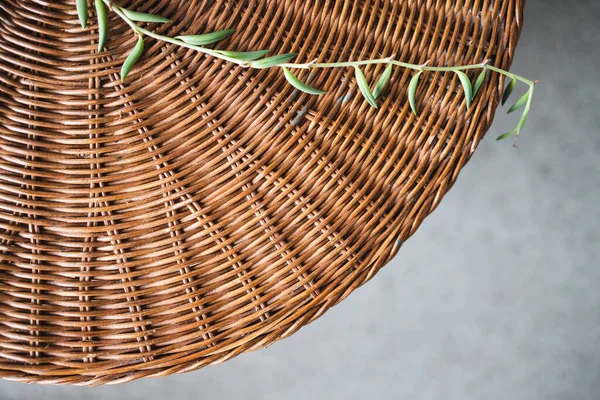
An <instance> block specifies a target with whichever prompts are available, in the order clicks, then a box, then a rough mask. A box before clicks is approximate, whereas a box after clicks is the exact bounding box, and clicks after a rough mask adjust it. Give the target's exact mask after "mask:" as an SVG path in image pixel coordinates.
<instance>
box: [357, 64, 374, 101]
mask: <svg viewBox="0 0 600 400" xmlns="http://www.w3.org/2000/svg"><path fill="white" fill-rule="evenodd" d="M354 70H355V73H356V82H357V83H358V88H359V89H360V92H361V93H362V95H363V97H364V98H365V99H366V100H367V101H368V102H369V104H370V105H371V106H372V107H375V108H378V107H377V101H376V100H375V97H374V96H373V93H371V88H369V82H367V78H366V77H365V74H363V72H362V71H361V69H360V68H358V67H354Z"/></svg>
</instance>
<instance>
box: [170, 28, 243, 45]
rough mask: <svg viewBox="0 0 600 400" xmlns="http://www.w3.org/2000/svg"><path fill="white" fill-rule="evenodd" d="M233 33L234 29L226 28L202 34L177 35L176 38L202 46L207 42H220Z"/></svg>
mask: <svg viewBox="0 0 600 400" xmlns="http://www.w3.org/2000/svg"><path fill="white" fill-rule="evenodd" d="M234 33H235V29H226V30H224V31H217V32H212V33H205V34H203V35H186V36H177V37H176V39H180V40H182V41H184V42H185V43H188V44H192V45H194V46H204V45H207V44H213V43H216V42H220V41H221V40H223V39H226V38H228V37H229V36H231V35H233V34H234Z"/></svg>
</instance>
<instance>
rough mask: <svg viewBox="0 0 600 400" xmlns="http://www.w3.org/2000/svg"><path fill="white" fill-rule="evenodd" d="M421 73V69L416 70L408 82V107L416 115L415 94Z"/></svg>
mask: <svg viewBox="0 0 600 400" xmlns="http://www.w3.org/2000/svg"><path fill="white" fill-rule="evenodd" d="M422 73H423V71H419V72H417V73H416V74H415V75H414V76H413V77H412V78H411V80H410V83H409V84H408V102H409V103H410V108H411V109H412V112H413V113H414V114H415V115H417V114H418V113H417V100H416V94H417V87H418V86H419V78H420V77H421V74H422Z"/></svg>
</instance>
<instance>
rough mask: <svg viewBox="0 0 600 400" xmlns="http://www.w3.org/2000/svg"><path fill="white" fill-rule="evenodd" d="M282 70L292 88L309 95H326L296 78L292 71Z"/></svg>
mask: <svg viewBox="0 0 600 400" xmlns="http://www.w3.org/2000/svg"><path fill="white" fill-rule="evenodd" d="M282 68H283V74H284V75H285V79H287V81H288V82H289V83H291V84H292V86H293V87H295V88H296V89H298V90H300V91H301V92H304V93H308V94H315V95H321V94H325V92H324V91H322V90H319V89H315V88H314V87H312V86H309V85H307V84H306V83H304V82H302V81H301V80H300V79H298V78H296V76H295V75H294V74H292V71H290V70H289V69H287V68H286V67H282Z"/></svg>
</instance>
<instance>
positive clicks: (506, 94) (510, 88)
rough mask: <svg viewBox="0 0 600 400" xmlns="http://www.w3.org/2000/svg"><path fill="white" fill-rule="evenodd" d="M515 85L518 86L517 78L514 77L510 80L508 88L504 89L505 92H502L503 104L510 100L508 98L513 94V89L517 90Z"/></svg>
mask: <svg viewBox="0 0 600 400" xmlns="http://www.w3.org/2000/svg"><path fill="white" fill-rule="evenodd" d="M515 86H517V80H516V79H513V80H512V81H510V83H509V84H508V86H506V89H504V93H503V94H502V105H503V106H504V104H506V102H507V101H508V98H509V97H510V95H511V94H512V92H513V90H515Z"/></svg>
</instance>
